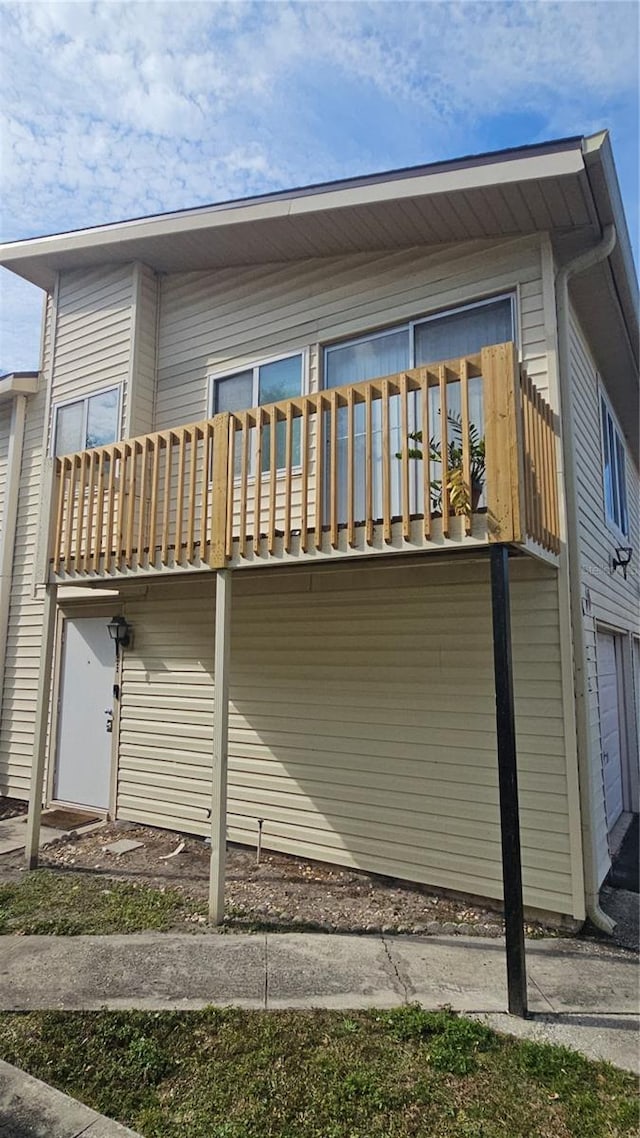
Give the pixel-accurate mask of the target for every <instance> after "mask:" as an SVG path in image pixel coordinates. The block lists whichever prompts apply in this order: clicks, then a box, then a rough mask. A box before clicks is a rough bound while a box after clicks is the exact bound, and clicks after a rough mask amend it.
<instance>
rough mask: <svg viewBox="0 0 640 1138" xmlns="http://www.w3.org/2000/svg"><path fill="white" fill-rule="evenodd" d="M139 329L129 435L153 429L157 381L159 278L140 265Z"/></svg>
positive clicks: (140, 433) (133, 364)
mask: <svg viewBox="0 0 640 1138" xmlns="http://www.w3.org/2000/svg"><path fill="white" fill-rule="evenodd" d="M135 289H136V294H135V295H136V301H135V330H134V344H133V357H132V375H133V384H132V385H131V393H130V408H129V410H130V420H129V430H128V432H127V434H128V435H129V436H131V437H135V436H136V435H144V434H147V433H148V432H149V431H152V430H153V404H154V396H155V382H156V327H157V316H158V281H157V277H156V274H155V273H154V272H153V271H152V270H151V269H149V268H148V267H147V266H146V265H136V276H135Z"/></svg>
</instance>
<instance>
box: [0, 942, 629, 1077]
mask: <svg viewBox="0 0 640 1138" xmlns="http://www.w3.org/2000/svg"><path fill="white" fill-rule="evenodd" d="M527 966H528V975H529V1003H530V1008H531V1011H532V1013H534V1015H533V1017H532V1018H531V1019H529V1020H527V1021H525V1022H522V1021H518V1020H514V1019H513V1018H512V1017H510V1016H508V1015H507V1014H506V968H505V954H504V942H503V941H501V940H496V939H484V938H480V937H408V936H393V937H379V936H359V937H358V936H338V935H332V936H330V935H326V934H324V935H323V934H318V935H315V934H307V933H305V934H300V933H280V934H277V933H276V934H266V935H265V934H260V935H248V934H247V935H233V934H221V935H219V936H216V935H210V934H209V935H207V934H202V935H198V934H175V935H173V934H157V933H155V934H154V933H148V934H143V935H131V936H79V937H48V936H40V937H0V1009H1V1010H5V1011H14V1010H32V1009H54V1008H55V1009H69V1010H80V1009H96V1008H112V1009H113V1008H118V1009H121V1008H144V1009H169V1008H171V1009H173V1008H177V1009H185V1010H186V1009H191V1008H202V1007H205V1006H206V1005H211V1004H213V1005H217V1006H227V1005H233V1006H236V1007H242V1008H263V1009H264V1008H268V1009H277V1008H344V1009H347V1008H363V1007H393V1006H397V1005H398V1004H402V1003H411V1002H414V1001H415V1002H418V1003H420V1004H421V1005H422V1006H423V1007H425V1008H437V1007H440V1006H442V1005H443V1004H449V1005H451V1007H452V1008H454V1009H455V1010H457V1011H460V1012H465V1013H467V1014H472V1015H477V1016H481V1017H482V1018H484V1019H486V1022H488V1023H490V1024H492V1025H493V1026H495V1027H497V1028H498V1029H499V1030H503V1031H510V1032H513V1033H514V1034H518V1035H523V1034H524V1035H528V1036H531V1037H534V1038H545V1039H548V1040H550V1041H552V1042H559V1043H565V1044H566V1045H568V1046H571V1047H574V1048H576V1049H577V1050H580V1051H582V1052H584V1054H586V1055H589V1056H590V1057H593V1058H606V1059H609V1060H610V1061H611V1062H613V1063H616V1064H618V1065H619V1066H622V1067H626V1068H628V1069H630V1070H636V1071H637V1070H638V1048H637V1030H638V1019H637V1014H638V959H637V957H635V956H633V955H631V954H630V953H626V952H624V951H622V950H617V949H610V948H608V947H603V946H601V945H595V944H590V943H586V942H581V941H576V940H559V939H558V940H554V939H549V940H539V941H529V942H528V943H527Z"/></svg>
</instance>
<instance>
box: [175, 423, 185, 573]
mask: <svg viewBox="0 0 640 1138" xmlns="http://www.w3.org/2000/svg"><path fill="white" fill-rule="evenodd" d="M176 442H177V444H178V483H177V486H176V518H175V534H174V542H173V548H174V557H175V562H176V565H180V564H181V562H182V544H183V543H182V523H183V520H184V519H183V515H184V470H185V455H186V449H187V429H186V428H185V427H182V429H181V430H179V431H177V432H176Z"/></svg>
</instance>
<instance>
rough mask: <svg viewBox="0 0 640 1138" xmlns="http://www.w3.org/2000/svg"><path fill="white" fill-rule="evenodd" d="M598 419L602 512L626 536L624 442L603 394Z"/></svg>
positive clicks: (627, 527)
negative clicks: (600, 431) (602, 495)
mask: <svg viewBox="0 0 640 1138" xmlns="http://www.w3.org/2000/svg"><path fill="white" fill-rule="evenodd" d="M600 421H601V427H602V467H603V478H604V508H605V516H606V519H607V521H608V522H609V523H610V524H611V525H613V526H615V527H616V529H617V530H618V531H619V532H620V533H621V534H622V535H623V537H628V535H629V513H628V509H627V481H626V475H625V454H624V444H623V442H622V437H621V435H620V432H619V431H618V428H617V427H616V424H615V422H614V419H613V415H612V414H611V411H610V410H609V406H608V404H607V401H606V399H605V397H604V395H601V396H600Z"/></svg>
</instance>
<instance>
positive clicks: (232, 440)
mask: <svg viewBox="0 0 640 1138" xmlns="http://www.w3.org/2000/svg"><path fill="white" fill-rule="evenodd" d="M236 428H237V419H236V416H235V415H233V414H230V415H229V463H228V467H227V541H226V551H227V559H229V558H230V557H232V556H233V512H234V509H235V488H236Z"/></svg>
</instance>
